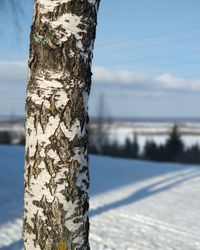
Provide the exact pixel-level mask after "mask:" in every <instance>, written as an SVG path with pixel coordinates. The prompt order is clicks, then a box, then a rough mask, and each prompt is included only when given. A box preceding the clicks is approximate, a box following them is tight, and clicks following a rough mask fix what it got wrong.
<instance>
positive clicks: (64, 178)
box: [23, 0, 100, 250]
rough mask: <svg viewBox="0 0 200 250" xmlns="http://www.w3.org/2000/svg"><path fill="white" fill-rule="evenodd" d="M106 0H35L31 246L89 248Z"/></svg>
mask: <svg viewBox="0 0 200 250" xmlns="http://www.w3.org/2000/svg"><path fill="white" fill-rule="evenodd" d="M99 2H100V0H36V2H35V14H34V20H33V25H32V29H31V46H30V59H29V68H30V72H29V80H28V88H27V100H26V154H25V159H26V160H25V197H24V227H23V237H24V248H25V250H33V249H37V250H74V249H81V250H84V249H89V242H88V231H89V220H88V214H87V212H88V187H89V174H88V155H87V137H88V133H87V123H88V111H87V102H88V96H89V92H90V85H91V61H92V50H93V44H94V39H95V32H96V22H97V20H96V19H97V10H98V6H99Z"/></svg>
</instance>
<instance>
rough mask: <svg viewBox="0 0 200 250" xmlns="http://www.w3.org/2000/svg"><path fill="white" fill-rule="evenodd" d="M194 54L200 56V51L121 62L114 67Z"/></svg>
mask: <svg viewBox="0 0 200 250" xmlns="http://www.w3.org/2000/svg"><path fill="white" fill-rule="evenodd" d="M194 54H200V51H193V52H187V53H182V54H178V55H177V54H171V55H168V56H157V57H152V58H138V59H135V60H128V61H120V62H114V63H112V65H117V64H122V63H135V62H145V61H152V60H159V59H165V58H173V57H179V56H185V55H194Z"/></svg>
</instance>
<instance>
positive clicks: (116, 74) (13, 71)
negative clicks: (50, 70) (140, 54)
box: [0, 61, 200, 91]
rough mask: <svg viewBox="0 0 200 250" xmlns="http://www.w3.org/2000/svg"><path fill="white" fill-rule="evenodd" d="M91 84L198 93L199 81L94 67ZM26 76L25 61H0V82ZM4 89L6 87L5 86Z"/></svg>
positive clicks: (168, 74) (20, 78)
mask: <svg viewBox="0 0 200 250" xmlns="http://www.w3.org/2000/svg"><path fill="white" fill-rule="evenodd" d="M92 71H93V82H94V83H97V84H100V83H101V84H102V83H104V84H107V85H108V84H109V85H115V86H122V87H123V86H124V87H126V86H132V87H136V86H137V87H141V88H142V89H143V90H144V89H145V88H146V89H147V90H155V89H156V90H161V91H164V90H191V91H200V79H196V80H189V79H185V78H181V77H177V76H174V75H172V74H170V73H163V74H160V75H155V76H153V75H149V74H146V73H138V72H134V71H129V70H111V69H108V68H105V67H101V66H94V67H93V69H92ZM27 75H28V66H27V62H26V61H0V82H3V83H4V82H5V81H23V82H25V81H26V79H27ZM5 87H6V86H5Z"/></svg>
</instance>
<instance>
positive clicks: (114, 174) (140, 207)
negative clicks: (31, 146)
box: [0, 146, 200, 250]
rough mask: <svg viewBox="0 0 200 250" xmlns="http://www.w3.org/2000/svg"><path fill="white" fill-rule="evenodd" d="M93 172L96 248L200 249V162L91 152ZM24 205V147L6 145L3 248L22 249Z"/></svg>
mask: <svg viewBox="0 0 200 250" xmlns="http://www.w3.org/2000/svg"><path fill="white" fill-rule="evenodd" d="M90 174H91V199H90V216H91V219H90V222H91V232H90V244H91V249H92V250H157V249H158V250H200V192H199V190H200V166H195V165H180V164H160V163H159V164H158V163H149V162H142V161H134V160H123V159H114V158H108V157H96V156H91V157H90ZM22 206H23V148H22V147H11V146H10V147H9V146H8V147H5V146H0V250H20V249H22V240H21V226H22V220H21V218H22ZM30 250H32V249H30Z"/></svg>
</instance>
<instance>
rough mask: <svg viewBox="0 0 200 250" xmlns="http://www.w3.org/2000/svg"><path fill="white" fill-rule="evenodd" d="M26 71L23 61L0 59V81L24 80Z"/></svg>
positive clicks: (25, 64)
mask: <svg viewBox="0 0 200 250" xmlns="http://www.w3.org/2000/svg"><path fill="white" fill-rule="evenodd" d="M27 72H28V66H27V62H25V61H0V81H18V80H22V81H25V80H26V79H27V74H28V73H27Z"/></svg>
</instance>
